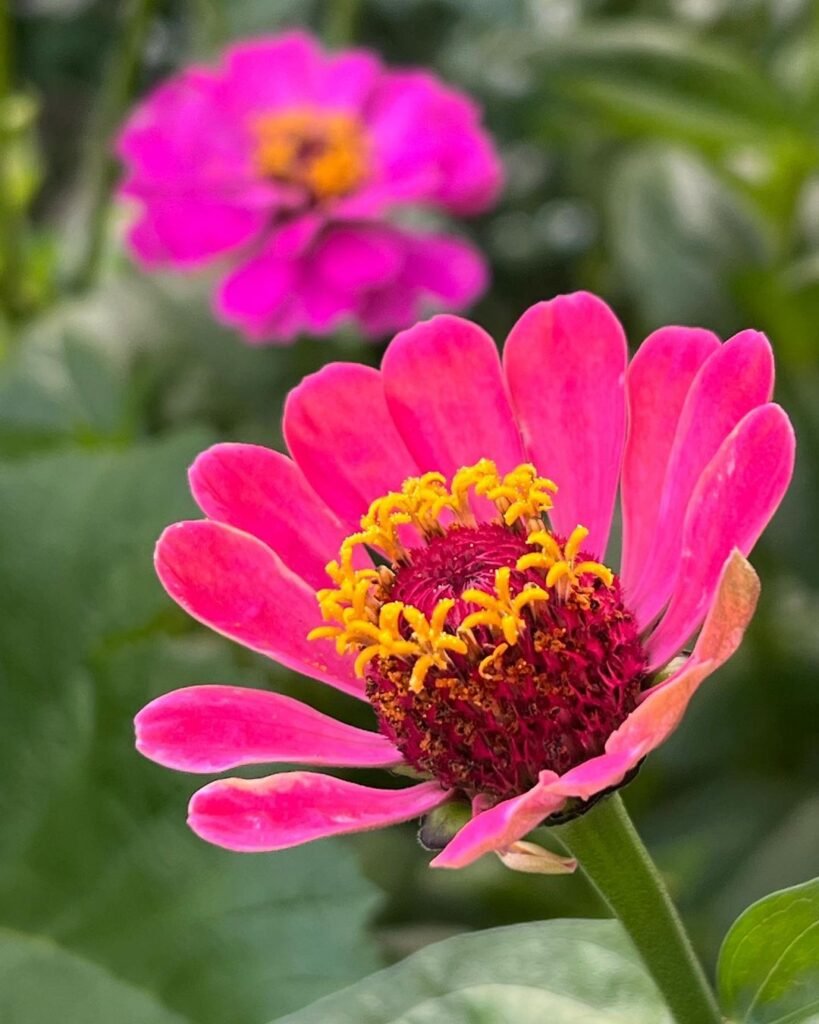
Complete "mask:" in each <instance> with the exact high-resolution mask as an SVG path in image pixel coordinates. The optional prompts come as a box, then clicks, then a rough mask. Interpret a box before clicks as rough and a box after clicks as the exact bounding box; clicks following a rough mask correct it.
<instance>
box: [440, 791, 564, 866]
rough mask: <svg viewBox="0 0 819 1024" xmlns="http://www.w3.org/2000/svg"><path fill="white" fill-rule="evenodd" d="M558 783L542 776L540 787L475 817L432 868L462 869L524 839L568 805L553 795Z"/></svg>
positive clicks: (561, 798)
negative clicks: (544, 820) (547, 818)
mask: <svg viewBox="0 0 819 1024" xmlns="http://www.w3.org/2000/svg"><path fill="white" fill-rule="evenodd" d="M557 779H558V777H557V775H555V773H554V772H549V771H544V772H541V773H540V778H539V781H538V783H537V785H536V786H533V787H532V789H530V790H528V792H526V793H523V794H522V795H521V796H514V797H512V798H511V799H509V800H504V801H503V802H502V803H499V804H495V806H494V807H490V808H489V810H488V811H481V812H480V813H479V814H476V815H475V817H474V818H472V820H471V821H469V822H467V824H466V825H464V827H463V828H462V829H461V830H460V832H459V833H458V834H457V835H456V836H455V838H454V839H453V840H452V841H451V842H450V843H449V844H448V845H447V847H446V848H445V849H444V850H443V851H442V852H441V853H439V854H438V856H437V857H436V858H435V859H434V860H433V861H431V862H430V867H433V868H463V867H466V866H467V864H471V863H472V862H473V861H476V860H477V859H478V858H479V857H482V856H483V855H484V854H485V853H492V852H493V851H495V850H505V849H507V848H508V847H510V846H511V845H512V844H513V843H515V842H517V840H518V839H522V838H523V836H525V835H526V834H527V833H528V832H531V831H532V829H533V828H537V826H538V825H539V824H540V823H541V822H542V821H543V819H544V818H546V817H548V816H549V815H550V814H554V812H555V811H557V810H559V809H560V808H561V807H562V806H563V804H564V803H565V797H563V796H560V795H559V794H556V793H555V792H554V791H553V788H552V787H553V784H554V783H555V782H556V781H557Z"/></svg>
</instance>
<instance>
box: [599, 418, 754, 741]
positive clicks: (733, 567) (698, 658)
mask: <svg viewBox="0 0 819 1024" xmlns="http://www.w3.org/2000/svg"><path fill="white" fill-rule="evenodd" d="M751 415H755V414H753V413H752V414H751ZM758 598H759V579H758V578H757V575H756V573H755V572H754V570H753V568H752V567H751V566H750V565H749V564H748V562H746V561H745V559H744V558H743V557H742V555H741V554H740V553H739V552H738V551H734V552H732V553H731V555H730V556H729V558H728V560H727V561H726V563H725V565H724V567H723V569H722V573H721V575H720V581H719V585H718V587H717V592H716V596H715V598H714V601H713V604H712V605H711V608H710V610H709V612H708V616H707V618H706V620H705V624H704V625H703V628H702V632H701V633H700V636H699V639H698V640H697V644H696V646H695V648H694V653H693V654H692V656H691V657H690V658H689V659H688V661H686V662H685V664H684V665H683V666H682V668H681V669H679V671H678V672H676V673H675V674H674V675H673V676H671V677H670V678H669V679H667V680H665V681H664V682H662V683H660V684H659V685H658V686H655V687H654V688H653V689H652V690H649V691H648V693H647V694H646V695H645V696H644V698H643V702H642V703H641V704H640V705H639V707H638V708H637V709H636V710H635V711H632V713H631V714H630V715H629V717H628V718H627V719H626V720H625V722H624V723H623V724H622V725H621V726H620V728H619V729H618V730H617V731H616V732H614V733H612V735H611V736H610V737H609V740H608V742H607V743H606V751H607V753H608V754H609V755H617V754H619V755H625V756H626V757H630V758H632V759H635V761H636V760H639V759H640V758H642V757H645V755H646V754H647V753H649V751H651V750H654V749H655V748H656V747H658V746H659V745H660V744H661V743H663V742H664V741H665V740H666V739H667V738H668V737H669V736H670V735H671V733H672V732H673V731H674V730H675V729H676V728H677V726H678V725H679V723H680V721H681V719H682V717H683V715H684V714H685V710H686V708H687V707H688V702H689V701H690V700H691V698H692V697H693V695H694V693H695V692H696V691H697V689H698V687H699V686H700V684H701V683H702V682H703V680H704V679H706V678H707V677H708V676H709V675H710V674H711V673H712V672H715V671H716V670H717V669H718V668H719V667H720V665H722V664H723V663H724V662H726V661H727V660H728V658H730V657H731V655H732V654H733V653H734V651H736V649H737V648H738V647H739V645H740V643H741V641H742V637H743V634H744V632H745V630H746V629H747V627H748V624H749V623H750V621H751V618H752V617H753V614H754V610H755V609H756V603H757V600H758Z"/></svg>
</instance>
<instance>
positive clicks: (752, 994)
mask: <svg viewBox="0 0 819 1024" xmlns="http://www.w3.org/2000/svg"><path fill="white" fill-rule="evenodd" d="M717 975H718V981H719V991H720V998H721V1000H722V1005H723V1008H724V1010H725V1012H726V1013H729V1014H730V1015H731V1016H732V1017H733V1018H735V1019H736V1020H738V1021H741V1022H742V1024H805V1022H807V1021H816V1020H819V878H815V879H814V880H813V881H811V882H805V883H804V884H803V885H796V886H794V887H793V888H792V889H784V890H782V892H775V893H772V894H771V895H770V896H766V897H765V898H764V899H761V900H759V902H758V903H754V904H753V905H752V906H750V907H749V908H748V909H747V910H746V911H745V912H744V913H743V914H741V915H740V917H739V918H738V919H737V920H736V921H735V922H734V924H733V925H732V927H731V930H730V931H729V932H728V935H727V936H726V937H725V942H724V943H723V945H722V949H721V951H720V955H719V965H718V968H717Z"/></svg>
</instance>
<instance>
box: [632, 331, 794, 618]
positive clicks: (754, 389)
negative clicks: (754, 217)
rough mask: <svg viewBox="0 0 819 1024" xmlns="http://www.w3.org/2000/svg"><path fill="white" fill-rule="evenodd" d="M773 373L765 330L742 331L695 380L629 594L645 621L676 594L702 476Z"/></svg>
mask: <svg viewBox="0 0 819 1024" xmlns="http://www.w3.org/2000/svg"><path fill="white" fill-rule="evenodd" d="M773 374H774V370H773V354H772V352H771V346H770V344H769V343H768V340H767V338H766V337H765V335H764V334H760V333H759V332H758V331H742V332H741V333H740V334H737V335H735V336H734V337H733V338H730V339H729V340H728V341H726V342H725V344H724V345H722V346H721V347H720V348H719V349H718V350H717V351H716V352H714V353H713V354H712V355H711V356H709V358H708V359H707V360H706V361H705V363H704V364H703V365H702V367H701V368H700V370H699V373H698V374H697V376H696V378H695V380H694V383H693V384H692V385H691V388H690V390H689V392H688V396H687V397H686V400H685V404H684V405H683V409H682V412H681V413H680V418H679V422H678V424H677V431H676V434H675V437H674V444H673V447H672V449H671V454H670V455H669V458H668V468H667V471H666V477H665V483H664V485H663V496H662V499H661V502H660V509H659V514H658V516H657V520H656V528H655V531H654V543H653V545H652V547H651V550H650V553H649V555H648V556H647V557H646V559H645V561H644V567H643V572H642V574H641V575H640V576H639V578H638V579H635V580H633V581H632V586H631V593H630V594H629V604H630V606H631V608H632V610H633V611H634V612H635V614H636V615H637V618H638V620H639V621H640V622H641V623H642V624H645V625H647V624H648V623H650V622H651V621H652V619H654V617H655V616H656V615H657V613H658V612H659V611H661V610H662V608H663V605H665V603H666V602H667V601H668V598H669V596H670V595H671V588H672V585H673V582H674V577H675V574H676V572H677V568H678V565H679V560H680V550H681V545H682V531H683V522H684V520H685V515H686V509H687V507H688V503H689V500H690V498H691V494H692V492H693V490H694V487H695V485H696V483H697V480H698V479H699V478H700V475H701V474H702V471H703V470H704V469H705V467H706V466H707V465H708V463H709V462H710V460H711V459H712V458H713V457H714V455H715V454H716V452H717V449H718V448H719V446H720V445H721V444H722V443H723V441H724V440H725V438H726V437H727V436H728V434H729V433H730V432H731V431H732V430H733V429H734V427H735V426H736V425H737V423H739V421H740V420H741V419H742V417H743V416H744V415H745V414H746V413H748V412H750V411H751V409H755V408H756V407H757V406H759V405H762V404H763V403H765V402H767V401H769V400H770V397H771V393H772V391H773ZM728 550H729V549H725V550H724V551H723V554H722V560H724V559H725V557H726V556H727V554H728ZM722 560H721V561H722ZM720 564H721V562H720Z"/></svg>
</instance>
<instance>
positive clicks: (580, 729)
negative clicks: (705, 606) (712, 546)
mask: <svg viewBox="0 0 819 1024" xmlns="http://www.w3.org/2000/svg"><path fill="white" fill-rule="evenodd" d="M527 551H531V548H530V547H528V546H527V543H526V538H525V537H524V536H522V535H521V534H519V533H516V532H514V531H511V530H509V529H507V528H505V527H504V526H503V525H501V524H497V523H489V524H484V525H480V526H476V527H469V526H459V527H453V528H451V529H449V530H448V531H447V532H445V533H444V534H442V535H441V536H436V537H432V538H431V539H430V540H429V541H428V543H427V544H426V546H424V547H419V548H417V549H414V550H412V551H411V552H410V558H409V560H408V562H407V564H402V565H399V566H398V567H397V568H396V569H395V579H394V581H393V582H392V585H391V588H390V590H389V593H388V594H386V595H385V599H387V600H390V601H401V602H404V603H405V604H408V605H412V606H414V607H415V608H418V609H420V610H421V611H423V612H424V613H425V614H426V615H427V616H430V615H431V614H432V612H433V610H434V608H435V605H436V603H437V602H438V601H439V600H441V599H442V598H448V597H449V598H454V599H455V602H456V603H455V606H454V607H453V608H452V610H451V612H450V613H449V616H448V619H447V624H448V627H449V628H451V629H452V630H453V631H454V630H457V629H458V627H459V626H460V624H461V623H462V622H463V620H464V619H465V618H466V616H467V615H468V614H469V613H470V612H474V611H475V605H474V604H470V603H469V602H467V601H464V600H462V597H461V595H462V594H463V593H464V591H466V590H468V589H470V588H474V589H479V590H484V591H491V589H492V584H493V581H494V577H495V570H496V569H499V568H503V567H509V568H511V569H512V573H511V578H510V590H511V593H512V595H513V596H514V595H517V594H519V593H520V592H521V591H522V590H523V588H524V586H525V585H526V584H530V585H531V584H535V585H537V584H542V581H543V576H542V574H538V573H537V572H536V571H535V570H524V571H518V570H516V569H515V563H516V561H517V560H518V559H519V558H520V557H521V556H522V555H525V554H526V553H527ZM585 558H586V556H585V555H584V554H582V553H581V554H580V556H579V559H580V560H583V559H585ZM522 616H523V618H524V619H525V622H526V628H525V629H524V630H523V631H521V632H520V634H519V636H518V638H517V641H516V642H515V643H514V644H511V645H505V644H503V643H500V642H499V639H498V635H497V631H496V630H492V629H491V628H490V627H488V626H482V625H478V626H475V627H473V628H472V629H471V631H468V635H469V636H470V650H469V652H468V653H467V654H466V655H461V654H458V653H453V654H451V655H450V657H449V664H448V665H447V667H446V668H439V667H432V668H431V669H430V670H429V672H428V674H427V675H426V678H425V681H424V685H423V687H422V688H421V689H420V691H419V692H414V691H413V690H412V689H411V688H410V686H409V673H410V667H408V664H407V662H406V661H405V660H403V659H400V658H396V657H390V658H376V659H374V660H373V661H371V662H370V664H369V665H368V667H367V671H366V684H367V695H368V697H369V699H370V701H371V702H372V704H373V707H374V708H375V711H376V715H377V717H378V721H379V726H380V728H381V730H382V732H384V733H385V734H386V735H387V736H388V737H389V738H390V739H391V740H392V741H393V742H394V743H395V744H396V746H397V747H398V748H399V749H400V750H401V752H402V754H403V755H404V757H405V758H406V759H407V761H408V762H409V763H410V764H411V765H413V766H414V767H415V768H417V769H419V770H420V771H422V772H425V773H429V774H431V775H433V776H434V777H435V778H437V779H439V780H440V782H441V784H442V785H443V786H445V787H447V788H457V789H461V790H463V791H464V792H466V793H467V794H469V795H475V794H477V793H482V794H486V795H488V796H490V797H495V798H497V799H504V798H507V797H510V796H514V795H517V794H519V793H523V792H525V791H526V790H527V789H528V788H530V787H531V786H532V785H534V784H535V783H536V782H537V777H538V773H539V772H540V771H542V770H543V769H551V770H552V771H555V772H558V773H560V774H562V773H563V772H566V771H568V770H569V769H570V768H572V767H574V766H575V765H577V764H579V763H581V762H582V761H585V760H587V759H588V758H590V757H593V756H595V755H597V754H600V753H602V752H603V749H604V746H605V742H606V740H607V739H608V737H609V736H610V735H611V733H612V732H613V731H614V730H615V729H616V728H617V727H618V726H619V725H620V724H621V723H622V722H623V720H624V719H625V718H626V716H627V715H628V714H629V713H630V712H631V711H632V710H633V709H634V707H635V706H636V703H637V697H638V694H639V692H640V689H641V686H642V684H643V681H644V678H645V668H646V655H645V652H644V650H643V647H642V644H641V643H640V638H639V633H638V629H637V624H636V622H635V620H634V617H633V615H632V614H631V612H630V611H629V610H628V609H627V608H626V607H625V606H624V604H623V600H622V595H621V591H620V584H619V581H618V580H617V578H616V577H615V578H614V581H613V583H612V584H611V586H607V585H606V584H605V582H603V581H602V580H601V579H600V578H599V577H597V576H595V575H593V574H591V573H587V574H583V575H581V576H580V578H579V580H578V581H577V584H576V585H574V586H573V587H571V588H569V589H568V591H567V593H566V594H565V595H563V596H560V597H558V596H555V597H554V598H553V599H552V600H549V601H544V602H542V603H538V604H537V605H528V606H527V607H525V608H524V609H523V611H522Z"/></svg>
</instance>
